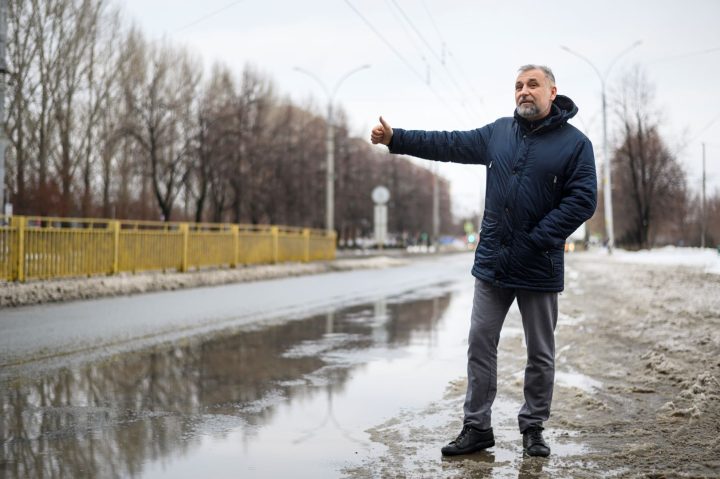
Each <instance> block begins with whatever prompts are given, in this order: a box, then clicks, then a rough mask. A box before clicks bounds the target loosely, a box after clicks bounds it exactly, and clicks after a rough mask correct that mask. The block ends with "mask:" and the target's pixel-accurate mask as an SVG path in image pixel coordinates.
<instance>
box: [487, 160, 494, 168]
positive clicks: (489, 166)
mask: <svg viewBox="0 0 720 479" xmlns="http://www.w3.org/2000/svg"><path fill="white" fill-rule="evenodd" d="M492 163H493V162H492V160H490V164H489V165H488V170H489V169H490V168H492Z"/></svg>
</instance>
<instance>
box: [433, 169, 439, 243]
mask: <svg viewBox="0 0 720 479" xmlns="http://www.w3.org/2000/svg"><path fill="white" fill-rule="evenodd" d="M437 170H438V169H437V164H436V163H433V168H432V174H433V208H432V228H433V235H432V241H433V244H434V245H435V246H437V244H438V239H439V238H440V194H439V190H440V188H439V185H438V171H437Z"/></svg>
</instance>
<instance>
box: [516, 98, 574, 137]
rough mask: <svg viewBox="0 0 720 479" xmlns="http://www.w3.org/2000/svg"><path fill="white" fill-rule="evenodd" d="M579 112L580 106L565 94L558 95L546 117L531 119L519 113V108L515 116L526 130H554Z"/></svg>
mask: <svg viewBox="0 0 720 479" xmlns="http://www.w3.org/2000/svg"><path fill="white" fill-rule="evenodd" d="M577 112H578V107H577V106H576V105H575V103H574V102H573V101H572V100H571V99H570V98H568V97H566V96H564V95H557V96H556V97H555V100H553V103H552V105H550V113H548V115H547V116H546V117H545V118H541V119H540V120H535V121H529V120H527V119H525V118H523V117H521V116H520V115H518V112H517V109H515V114H514V117H515V120H516V121H517V122H518V124H519V125H520V127H521V128H522V129H523V130H524V131H528V132H539V131H549V130H554V129H555V128H557V127H559V126H561V125H564V124H565V123H567V121H568V120H569V119H570V118H572V117H574V116H575V115H576V114H577Z"/></svg>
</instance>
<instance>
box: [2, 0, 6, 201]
mask: <svg viewBox="0 0 720 479" xmlns="http://www.w3.org/2000/svg"><path fill="white" fill-rule="evenodd" d="M6 42H7V0H0V215H3V214H5V145H6V143H7V138H6V134H5V75H6V74H7V63H5V46H6V44H7V43H6Z"/></svg>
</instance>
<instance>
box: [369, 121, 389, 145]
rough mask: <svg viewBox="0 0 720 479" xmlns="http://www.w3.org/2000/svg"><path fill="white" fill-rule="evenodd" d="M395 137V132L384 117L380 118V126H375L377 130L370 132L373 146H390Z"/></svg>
mask: <svg viewBox="0 0 720 479" xmlns="http://www.w3.org/2000/svg"><path fill="white" fill-rule="evenodd" d="M392 136H393V130H392V128H390V125H388V124H387V122H386V121H385V120H384V119H383V117H382V116H381V117H380V124H379V125H375V128H373V129H372V131H371V132H370V141H371V142H372V144H373V145H377V144H378V143H382V144H383V145H389V144H390V139H391V138H392Z"/></svg>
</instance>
